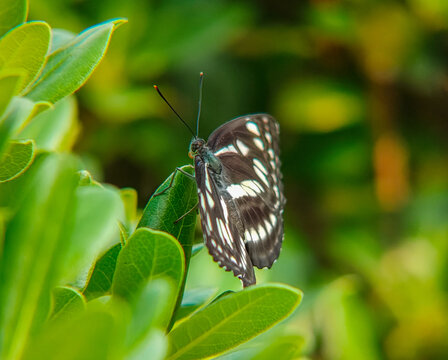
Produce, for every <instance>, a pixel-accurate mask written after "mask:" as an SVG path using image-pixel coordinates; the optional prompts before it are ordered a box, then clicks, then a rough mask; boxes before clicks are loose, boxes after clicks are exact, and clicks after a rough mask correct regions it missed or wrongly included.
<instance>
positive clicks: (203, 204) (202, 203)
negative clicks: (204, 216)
mask: <svg viewBox="0 0 448 360" xmlns="http://www.w3.org/2000/svg"><path fill="white" fill-rule="evenodd" d="M199 202H200V203H201V207H202V208H203V209H205V199H204V195H203V194H202V193H199Z"/></svg>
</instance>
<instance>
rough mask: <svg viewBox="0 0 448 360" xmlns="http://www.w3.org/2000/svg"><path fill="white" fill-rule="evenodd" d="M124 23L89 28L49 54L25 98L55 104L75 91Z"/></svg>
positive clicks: (106, 23)
mask: <svg viewBox="0 0 448 360" xmlns="http://www.w3.org/2000/svg"><path fill="white" fill-rule="evenodd" d="M124 22H126V20H124V19H114V20H109V21H107V22H104V23H101V24H99V25H96V26H93V27H91V28H89V29H87V30H85V31H83V32H82V33H80V34H79V35H78V36H77V37H76V38H74V39H73V41H71V42H70V43H68V44H67V45H66V46H64V47H62V48H59V49H58V50H56V51H55V52H53V53H52V54H51V55H50V56H49V58H48V61H47V64H46V66H45V68H44V69H43V71H42V73H41V75H40V77H39V79H37V81H36V82H35V83H34V85H33V87H32V88H31V90H30V92H29V93H28V94H27V96H28V97H29V98H30V99H32V100H34V101H38V100H41V101H42V100H43V101H49V102H52V103H55V102H57V101H58V100H60V99H62V98H63V97H65V96H67V95H70V94H71V93H73V92H75V91H76V90H78V89H79V88H80V87H81V86H82V85H83V84H84V83H85V82H86V81H87V79H88V78H89V77H90V75H91V74H92V72H93V70H95V68H96V67H97V66H98V64H99V63H100V61H101V59H102V58H103V56H104V54H105V53H106V50H107V47H108V45H109V41H110V38H111V35H112V33H113V31H114V30H115V29H116V28H117V27H118V26H120V25H121V24H123V23H124Z"/></svg>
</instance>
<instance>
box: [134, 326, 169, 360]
mask: <svg viewBox="0 0 448 360" xmlns="http://www.w3.org/2000/svg"><path fill="white" fill-rule="evenodd" d="M167 349H168V341H167V338H166V336H165V333H164V332H163V331H161V330H156V329H154V330H152V331H151V332H150V333H149V334H148V335H147V336H146V337H145V339H143V340H142V342H141V343H140V344H139V346H138V347H136V348H133V349H132V350H131V351H129V352H128V354H127V356H126V360H146V359H151V360H162V359H165V355H166V352H167Z"/></svg>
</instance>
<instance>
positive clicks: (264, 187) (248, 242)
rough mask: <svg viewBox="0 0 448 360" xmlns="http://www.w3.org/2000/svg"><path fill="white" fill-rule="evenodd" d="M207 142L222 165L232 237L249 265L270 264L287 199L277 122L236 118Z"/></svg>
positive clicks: (278, 243)
mask: <svg viewBox="0 0 448 360" xmlns="http://www.w3.org/2000/svg"><path fill="white" fill-rule="evenodd" d="M207 146H208V147H209V148H210V149H211V150H212V151H213V153H214V155H215V156H216V157H217V158H218V159H219V160H220V162H221V164H222V174H221V178H220V180H221V193H226V195H225V196H224V195H222V197H223V198H224V199H226V203H227V204H228V208H229V209H233V210H234V212H235V217H236V218H237V219H236V221H235V222H236V223H237V224H236V226H235V228H236V231H237V232H235V233H234V237H237V236H238V239H239V240H238V241H241V242H244V243H245V247H246V249H247V252H248V253H249V256H250V259H251V261H252V263H253V265H255V266H257V267H258V268H263V267H268V268H269V267H271V266H272V264H273V262H274V261H275V260H276V259H277V258H278V256H279V253H280V249H281V245H282V241H283V211H284V206H285V202H286V200H285V197H284V195H283V183H282V174H281V172H280V165H281V164H280V159H279V125H278V123H277V121H276V120H275V119H274V118H273V117H272V116H270V115H267V114H254V115H249V116H243V117H239V118H236V119H234V120H232V121H229V122H227V123H225V124H224V125H222V126H221V127H219V128H218V129H216V130H215V131H214V132H213V133H212V134H211V136H210V137H209V139H208V141H207ZM231 219H232V218H231ZM229 226H231V225H229Z"/></svg>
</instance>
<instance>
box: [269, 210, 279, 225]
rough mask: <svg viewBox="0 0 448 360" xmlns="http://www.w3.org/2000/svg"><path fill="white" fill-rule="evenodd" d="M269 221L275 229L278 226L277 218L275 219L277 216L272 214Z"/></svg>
mask: <svg viewBox="0 0 448 360" xmlns="http://www.w3.org/2000/svg"><path fill="white" fill-rule="evenodd" d="M269 219H270V220H271V224H272V226H273V227H275V226H276V225H277V218H276V217H275V215H274V214H272V213H271V214H270V215H269Z"/></svg>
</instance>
